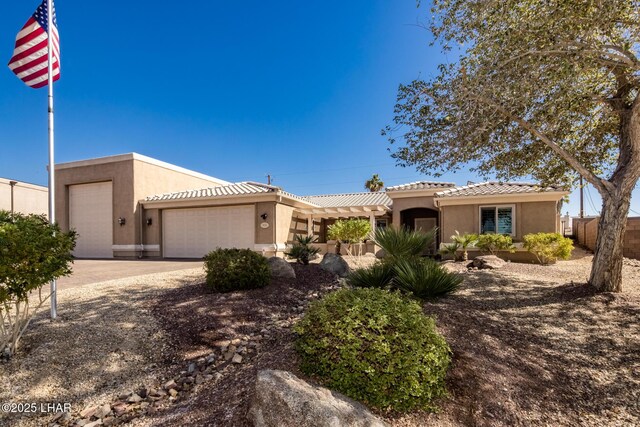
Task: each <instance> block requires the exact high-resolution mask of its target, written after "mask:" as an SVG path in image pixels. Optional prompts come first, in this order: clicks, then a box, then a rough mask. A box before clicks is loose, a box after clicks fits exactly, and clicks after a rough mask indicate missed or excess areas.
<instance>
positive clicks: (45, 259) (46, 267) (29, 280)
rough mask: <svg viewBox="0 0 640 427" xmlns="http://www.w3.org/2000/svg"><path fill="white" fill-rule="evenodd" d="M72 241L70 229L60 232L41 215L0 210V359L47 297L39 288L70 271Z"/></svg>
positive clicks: (8, 354) (15, 343) (13, 347)
mask: <svg viewBox="0 0 640 427" xmlns="http://www.w3.org/2000/svg"><path fill="white" fill-rule="evenodd" d="M75 244H76V233H75V232H74V231H70V232H66V233H64V232H62V230H60V227H59V226H58V224H53V225H52V224H49V221H48V220H47V218H46V217H45V216H44V215H23V214H20V213H15V214H12V213H10V212H7V211H3V210H0V358H9V357H12V356H13V355H14V354H15V352H16V350H17V349H18V344H19V342H20V338H21V337H22V335H23V334H24V332H25V331H26V329H27V327H28V326H29V323H30V322H31V319H32V318H33V317H34V316H35V315H36V313H37V312H38V310H39V309H40V308H41V307H42V305H43V304H44V303H45V302H46V301H47V300H48V299H49V297H50V293H49V292H48V291H45V292H42V289H43V287H44V286H45V285H46V284H47V283H49V282H50V281H52V280H54V279H58V278H60V277H64V276H69V275H70V274H71V263H72V262H73V257H72V255H71V251H73V248H74V247H75ZM34 300H35V301H34Z"/></svg>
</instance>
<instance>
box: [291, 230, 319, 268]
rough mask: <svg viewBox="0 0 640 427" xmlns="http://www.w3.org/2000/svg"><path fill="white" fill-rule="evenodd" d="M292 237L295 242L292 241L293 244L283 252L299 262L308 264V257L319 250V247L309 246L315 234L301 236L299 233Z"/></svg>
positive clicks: (314, 238)
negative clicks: (287, 250)
mask: <svg viewBox="0 0 640 427" xmlns="http://www.w3.org/2000/svg"><path fill="white" fill-rule="evenodd" d="M294 238H295V242H294V243H293V246H292V247H291V249H290V250H289V252H285V253H284V254H285V255H286V256H288V257H289V258H293V259H295V260H296V261H297V262H299V263H301V264H304V265H309V259H311V257H312V256H314V255H316V254H317V253H318V252H320V249H319V248H314V247H313V246H311V244H312V243H315V241H316V240H317V238H316V237H315V236H302V235H299V234H296V235H295V237H294Z"/></svg>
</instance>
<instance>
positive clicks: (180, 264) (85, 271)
mask: <svg viewBox="0 0 640 427" xmlns="http://www.w3.org/2000/svg"><path fill="white" fill-rule="evenodd" d="M202 266H203V263H202V260H113V259H100V260H94V259H77V260H75V261H74V263H73V274H72V275H71V276H69V277H63V278H61V279H59V280H58V289H69V288H75V287H78V286H84V285H89V284H92V283H98V282H106V281H107V280H115V279H123V278H126V277H133V276H142V275H144V274H153V273H165V272H169V271H177V270H187V269H191V268H202Z"/></svg>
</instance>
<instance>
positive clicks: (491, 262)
mask: <svg viewBox="0 0 640 427" xmlns="http://www.w3.org/2000/svg"><path fill="white" fill-rule="evenodd" d="M505 264H506V262H505V261H504V260H503V259H502V258H498V257H497V256H495V255H482V256H479V257H475V258H474V259H473V266H474V267H476V268H478V269H480V270H484V269H491V270H493V269H496V268H502V267H504V265H505Z"/></svg>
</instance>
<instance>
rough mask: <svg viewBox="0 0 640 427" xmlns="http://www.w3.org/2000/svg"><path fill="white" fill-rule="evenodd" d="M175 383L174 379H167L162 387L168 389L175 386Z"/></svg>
mask: <svg viewBox="0 0 640 427" xmlns="http://www.w3.org/2000/svg"><path fill="white" fill-rule="evenodd" d="M176 385H177V384H176V382H175V381H174V380H169V381H167V382H166V383H165V384H164V385H163V386H162V387H163V388H164V389H165V390H169V389H171V388H175V387H176Z"/></svg>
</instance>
